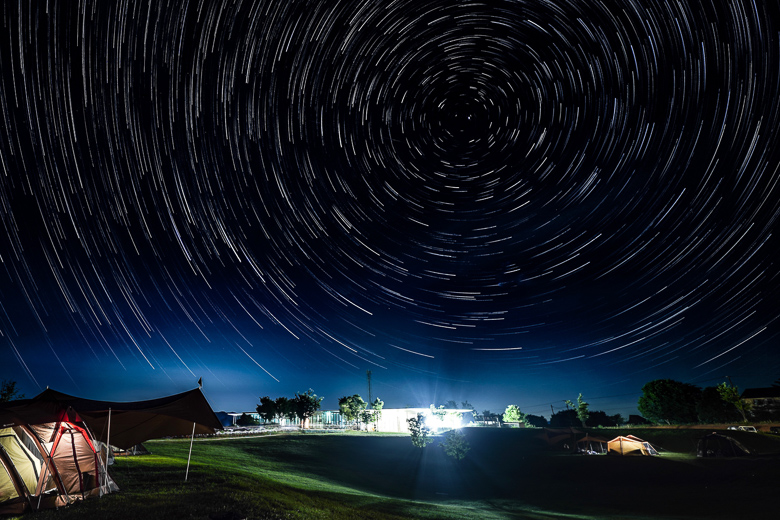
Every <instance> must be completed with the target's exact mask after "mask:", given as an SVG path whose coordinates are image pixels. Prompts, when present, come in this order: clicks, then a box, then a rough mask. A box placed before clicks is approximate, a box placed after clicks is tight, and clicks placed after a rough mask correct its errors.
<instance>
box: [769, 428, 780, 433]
mask: <svg viewBox="0 0 780 520" xmlns="http://www.w3.org/2000/svg"><path fill="white" fill-rule="evenodd" d="M769 433H774V434H775V435H780V426H771V427H770V428H769Z"/></svg>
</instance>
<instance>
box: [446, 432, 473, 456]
mask: <svg viewBox="0 0 780 520" xmlns="http://www.w3.org/2000/svg"><path fill="white" fill-rule="evenodd" d="M440 445H441V447H442V448H444V453H446V454H447V455H449V456H450V457H452V458H453V459H455V460H461V459H463V458H464V457H465V456H466V453H468V452H469V450H470V449H471V446H469V442H468V441H467V440H466V436H465V435H464V434H463V432H462V431H460V430H450V431H448V432H447V433H445V434H444V442H442V443H440Z"/></svg>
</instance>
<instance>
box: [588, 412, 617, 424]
mask: <svg viewBox="0 0 780 520" xmlns="http://www.w3.org/2000/svg"><path fill="white" fill-rule="evenodd" d="M618 415H619V414H618ZM613 417H614V416H610V415H607V413H606V412H602V411H601V410H588V419H587V426H589V427H591V428H597V427H599V426H617V423H616V422H615V421H614V420H613Z"/></svg>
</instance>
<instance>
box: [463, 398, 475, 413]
mask: <svg viewBox="0 0 780 520" xmlns="http://www.w3.org/2000/svg"><path fill="white" fill-rule="evenodd" d="M460 407H461V408H463V409H464V410H470V411H471V413H473V414H474V415H476V414H477V409H476V408H474V406H473V405H472V404H471V403H470V402H468V401H463V402H461V403H460Z"/></svg>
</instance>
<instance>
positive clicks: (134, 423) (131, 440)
mask: <svg viewBox="0 0 780 520" xmlns="http://www.w3.org/2000/svg"><path fill="white" fill-rule="evenodd" d="M31 401H32V402H36V403H59V404H60V405H61V406H71V407H73V409H75V410H77V411H78V413H79V415H81V417H82V418H83V420H84V422H85V423H87V425H88V426H89V429H90V430H92V434H93V435H94V436H95V438H96V439H97V440H99V441H101V442H105V443H108V442H109V441H110V443H111V445H112V446H116V447H118V448H123V449H128V448H131V447H133V446H135V445H136V444H141V443H142V442H144V441H147V440H149V439H159V438H162V437H183V436H190V435H191V434H194V435H203V434H212V433H214V431H215V430H221V429H222V423H221V422H220V421H219V419H218V418H217V415H216V414H215V413H214V411H213V410H212V409H211V406H210V405H209V403H208V401H206V397H205V396H204V395H203V392H202V391H201V390H200V388H195V389H193V390H189V391H187V392H183V393H181V394H175V395H171V396H168V397H160V398H158V399H151V400H148V401H131V402H112V401H95V400H92V399H83V398H80V397H73V396H71V395H67V394H63V393H62V392H57V391H56V390H51V389H46V390H44V391H43V392H41V393H40V394H38V395H37V396H35V397H34V398H32V399H31ZM109 418H110V421H111V422H110V426H111V428H110V431H109ZM193 425H194V430H193ZM109 435H110V439H109Z"/></svg>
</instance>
